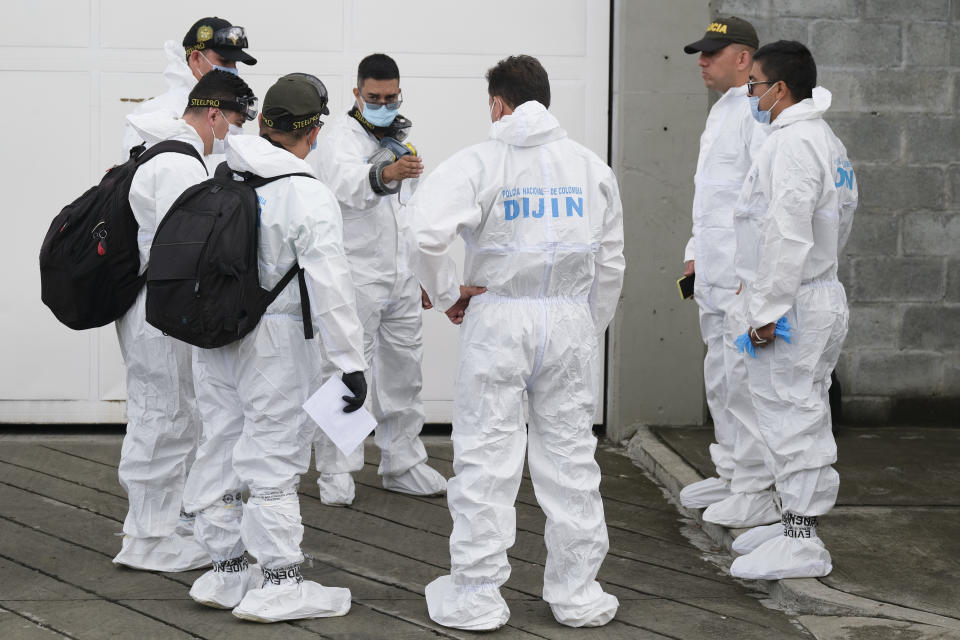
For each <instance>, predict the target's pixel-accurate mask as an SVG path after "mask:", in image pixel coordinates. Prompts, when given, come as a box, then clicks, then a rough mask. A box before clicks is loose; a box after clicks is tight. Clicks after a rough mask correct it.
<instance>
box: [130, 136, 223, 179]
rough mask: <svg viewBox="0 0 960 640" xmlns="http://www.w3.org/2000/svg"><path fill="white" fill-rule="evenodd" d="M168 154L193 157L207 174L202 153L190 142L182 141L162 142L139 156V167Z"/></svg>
mask: <svg viewBox="0 0 960 640" xmlns="http://www.w3.org/2000/svg"><path fill="white" fill-rule="evenodd" d="M166 152H172V153H182V154H183V155H186V156H193V157H194V158H196V159H197V162H199V163H200V164H201V166H203V170H204V172H207V164H206V163H205V162H204V161H203V156H201V155H200V153H199V152H198V151H197V148H196V147H194V146H193V145H192V144H190V143H189V142H183V141H181V140H161V141H160V142H158V143H157V144H155V145H153V146H152V147H150V148H149V149H147V150H146V151H144V152H143V153H141V154H140V155H139V156H137V166H139V165H141V164H143V163H144V162H146V161H148V160H151V159H153V158H155V157H157V156H158V155H160V154H161V153H166Z"/></svg>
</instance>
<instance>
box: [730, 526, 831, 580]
mask: <svg viewBox="0 0 960 640" xmlns="http://www.w3.org/2000/svg"><path fill="white" fill-rule="evenodd" d="M781 531H782V528H781ZM832 570H833V565H832V564H831V563H830V552H829V551H827V549H826V547H824V546H823V541H821V540H820V538H817V537H814V538H788V537H786V536H784V535H779V536H777V537H776V538H774V539H772V540H767V541H766V542H764V543H763V544H761V545H760V546H759V547H757V548H756V549H754V550H753V551H751V552H750V553H748V554H747V555H745V556H740V557H739V558H737V559H736V560H734V561H733V564H732V565H730V575H732V576H735V577H737V578H747V579H749V580H782V579H784V578H820V577H823V576H825V575H828V574H829V573H830V572H831V571H832Z"/></svg>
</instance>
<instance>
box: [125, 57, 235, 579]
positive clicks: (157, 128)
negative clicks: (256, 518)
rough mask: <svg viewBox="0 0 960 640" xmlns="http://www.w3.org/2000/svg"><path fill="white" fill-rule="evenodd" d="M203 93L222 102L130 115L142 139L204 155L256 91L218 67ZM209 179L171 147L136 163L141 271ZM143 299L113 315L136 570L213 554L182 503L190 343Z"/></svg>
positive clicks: (190, 434)
mask: <svg viewBox="0 0 960 640" xmlns="http://www.w3.org/2000/svg"><path fill="white" fill-rule="evenodd" d="M201 94H202V95H203V96H204V97H208V98H218V99H220V100H221V101H222V103H223V108H222V109H215V108H195V109H187V110H186V111H185V112H184V113H183V118H182V119H181V118H175V117H170V116H169V115H168V114H167V113H166V112H164V111H157V112H152V113H145V114H139V115H130V116H128V117H127V120H128V122H129V123H130V126H131V127H133V128H134V130H135V131H136V132H137V135H138V137H139V138H140V139H141V140H143V141H146V143H147V145H148V146H153V145H154V144H156V143H158V142H160V141H162V140H178V141H182V142H186V143H189V144H191V145H193V147H194V148H195V149H196V150H197V152H198V153H199V154H200V155H201V156H204V155H207V154H209V153H210V152H211V150H212V149H213V147H214V142H215V141H216V140H217V139H220V140H223V139H224V138H225V137H226V135H227V131H228V130H229V128H230V127H231V126H233V125H235V124H236V123H237V122H243V117H244V116H243V114H242V113H241V112H240V111H239V110H240V109H242V108H243V107H242V106H241V105H240V103H239V102H238V100H240V99H243V98H244V97H246V96H247V95H252V93H251V92H250V89H249V87H247V85H246V84H245V83H244V82H243V80H240V79H239V78H237V77H235V76H231V75H230V74H226V73H217V74H208V75H207V76H205V77H204V80H203V81H202V82H201V83H198V84H197V86H196V87H195V88H194V93H193V94H191V96H193V97H196V96H199V95H201ZM228 103H229V104H231V105H233V110H231V109H230V107H228V106H227V105H228ZM206 179H207V170H206V168H205V167H204V164H203V163H202V162H199V161H198V160H197V159H196V158H193V157H190V156H188V155H184V154H181V153H175V152H168V153H161V154H160V155H158V156H156V157H154V158H152V159H150V160H148V161H147V162H145V163H144V164H143V165H141V166H140V167H139V168H138V169H137V172H136V174H134V177H133V181H132V183H131V185H130V197H129V200H130V208H131V209H132V210H133V215H134V217H135V218H136V220H137V224H138V225H139V227H140V230H139V232H138V235H137V242H138V245H139V247H140V273H144V272H145V271H146V270H147V266H148V264H149V261H150V246H151V245H152V244H153V236H154V234H155V233H156V230H157V226H158V225H159V224H160V221H161V220H162V219H163V217H164V215H166V213H167V211H168V210H169V209H170V205H172V204H173V202H174V200H176V199H177V197H179V196H180V194H181V193H183V191H184V190H186V189H187V188H189V187H191V186H193V185H195V184H197V183H198V182H202V181H204V180H206ZM145 305H146V288H144V289H142V290H141V291H140V294H139V295H138V296H137V299H136V302H135V303H134V304H133V306H132V307H130V309H129V310H127V312H126V313H125V314H124V315H123V316H122V317H121V318H120V319H118V320H117V323H116V324H117V337H118V338H119V341H120V351H121V353H122V354H123V360H124V363H125V364H126V370H127V433H126V435H125V436H124V438H123V447H122V449H121V453H120V465H119V468H118V475H119V477H120V485H121V486H122V487H123V489H124V491H125V492H126V493H127V499H128V501H129V508H128V510H127V517H126V519H125V520H124V523H123V533H124V536H123V542H122V547H121V550H120V553H119V554H117V556H116V557H115V558H114V559H113V562H115V563H116V564H121V565H125V566H127V567H131V568H133V569H145V570H150V571H187V570H190V569H196V568H198V567H201V566H205V565H208V564H209V563H210V560H209V557H208V556H207V554H206V553H205V552H204V551H203V549H202V548H201V547H200V546H199V545H197V543H196V541H195V540H194V537H193V516H192V515H191V514H187V513H184V512H183V510H182V509H181V498H182V495H183V485H184V479H185V478H186V474H187V470H188V468H189V466H190V463H191V459H192V456H193V454H194V452H195V451H196V447H197V442H198V439H199V437H200V416H199V414H198V413H197V403H196V397H195V395H194V387H193V375H192V373H191V365H190V357H191V356H190V345H187V344H185V343H183V342H180V341H178V340H175V339H173V338H170V337H168V336H165V335H164V334H163V333H162V332H161V331H160V330H159V329H156V328H155V327H153V326H151V325H149V324H147V321H146V306H145Z"/></svg>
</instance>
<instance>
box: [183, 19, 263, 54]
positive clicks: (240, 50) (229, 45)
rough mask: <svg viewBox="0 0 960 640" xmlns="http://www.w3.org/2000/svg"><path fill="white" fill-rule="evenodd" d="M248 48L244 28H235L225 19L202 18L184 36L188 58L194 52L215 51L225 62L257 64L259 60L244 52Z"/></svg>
mask: <svg viewBox="0 0 960 640" xmlns="http://www.w3.org/2000/svg"><path fill="white" fill-rule="evenodd" d="M246 47H247V35H246V32H245V30H244V28H243V27H235V26H233V25H232V24H230V22H229V21H228V20H224V19H223V18H217V17H211V18H201V19H199V20H197V21H196V22H195V23H194V24H193V26H192V27H190V29H189V30H188V31H187V35H185V36H183V48H184V49H185V50H186V52H187V55H188V56H189V55H190V54H191V53H193V52H194V51H202V50H204V49H213V50H214V51H216V52H217V53H218V54H219V55H220V57H222V58H223V59H224V60H233V61H234V62H243V63H244V64H250V65H253V64H257V59H256V58H254V57H253V56H251V55H250V54H249V53H247V52H246V51H244V49H245V48H246Z"/></svg>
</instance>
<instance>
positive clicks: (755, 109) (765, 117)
mask: <svg viewBox="0 0 960 640" xmlns="http://www.w3.org/2000/svg"><path fill="white" fill-rule="evenodd" d="M772 90H773V87H770V88H769V89H767V90H766V91H765V92H764V94H763V96H765V95H767V94H768V93H770V91H772ZM763 96H759V97H758V96H748V97H749V98H750V111H751V113H753V119H754V120H756V121H757V122H759V123H760V124H770V112H771V111H773V108H774V107H775V106H777V102H780V100H777V102H774V103H773V104H772V105H770V108H769V109H767V110H766V111H761V110H760V98H762V97H763Z"/></svg>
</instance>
